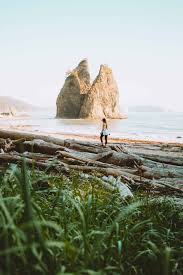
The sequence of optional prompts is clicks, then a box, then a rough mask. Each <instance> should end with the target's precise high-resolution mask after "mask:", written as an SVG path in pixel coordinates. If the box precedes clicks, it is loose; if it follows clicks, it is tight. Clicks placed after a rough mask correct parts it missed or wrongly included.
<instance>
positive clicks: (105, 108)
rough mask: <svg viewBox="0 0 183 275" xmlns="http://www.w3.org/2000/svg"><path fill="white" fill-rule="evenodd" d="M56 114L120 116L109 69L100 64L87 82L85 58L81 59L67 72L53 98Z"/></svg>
mask: <svg viewBox="0 0 183 275" xmlns="http://www.w3.org/2000/svg"><path fill="white" fill-rule="evenodd" d="M57 117H58V118H92V119H99V118H103V117H106V118H122V115H121V113H120V110H119V91H118V87H117V83H116V81H115V79H114V76H113V73H112V70H111V69H110V68H109V67H108V66H106V65H101V66H100V70H99V74H98V75H97V77H96V79H95V80H94V82H93V83H91V82H90V73H89V69H88V61H87V60H86V59H84V60H82V61H81V62H80V63H79V65H78V66H77V67H76V68H75V69H74V70H73V71H71V72H70V73H69V75H68V76H67V78H66V80H65V83H64V86H63V88H62V89H61V91H60V93H59V95H58V98H57Z"/></svg>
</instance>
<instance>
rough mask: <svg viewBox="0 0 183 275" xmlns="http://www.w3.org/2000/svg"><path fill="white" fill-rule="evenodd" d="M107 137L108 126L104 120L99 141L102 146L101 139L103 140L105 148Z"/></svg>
mask: <svg viewBox="0 0 183 275" xmlns="http://www.w3.org/2000/svg"><path fill="white" fill-rule="evenodd" d="M108 135H109V132H108V125H107V121H106V119H105V118H103V119H102V131H101V133H100V141H101V143H102V146H103V145H104V143H103V137H104V138H105V146H106V145H107V137H108Z"/></svg>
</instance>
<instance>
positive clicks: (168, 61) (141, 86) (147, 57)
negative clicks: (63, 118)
mask: <svg viewBox="0 0 183 275" xmlns="http://www.w3.org/2000/svg"><path fill="white" fill-rule="evenodd" d="M83 58H87V59H88V61H89V64H90V71H91V75H92V78H93V79H94V78H95V77H96V75H97V73H98V70H99V66H100V64H107V65H109V66H110V67H111V68H112V70H113V72H114V75H115V78H116V80H117V83H118V86H119V91H120V102H121V105H122V106H123V107H125V108H126V107H127V106H131V105H144V104H146V105H161V106H164V107H168V108H171V109H174V110H177V111H183V107H182V106H183V1H182V0H153V1H152V0H128V1H127V0H92V1H91V0H67V1H66V0H52V1H51V0H44V1H43V0H31V1H30V0H7V1H4V0H0V95H1V96H13V97H15V98H17V99H22V100H25V101H27V102H29V103H31V104H34V105H39V106H53V105H55V102H56V98H57V95H58V93H59V91H60V89H61V87H62V85H63V83H64V80H65V73H66V72H67V71H68V70H71V69H72V68H74V67H75V66H76V65H77V63H79V61H80V60H82V59H83Z"/></svg>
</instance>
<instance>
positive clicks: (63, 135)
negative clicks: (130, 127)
mask: <svg viewBox="0 0 183 275" xmlns="http://www.w3.org/2000/svg"><path fill="white" fill-rule="evenodd" d="M22 128H23V129H22ZM27 128H28V127H26V126H24V127H3V126H0V130H2V131H5V132H7V133H8V132H12V131H13V132H16V133H21V134H23V133H25V135H26V134H36V135H40V136H42V135H44V136H50V137H55V138H59V139H61V140H64V139H71V140H72V139H74V140H77V141H78V140H80V141H88V142H97V143H100V137H99V136H97V135H87V134H84V135H82V134H71V133H62V132H60V133H58V132H46V131H39V130H30V129H27ZM108 143H109V144H110V143H129V144H133V143H134V144H150V145H156V144H157V145H158V144H159V145H163V144H164V145H168V144H170V145H171V146H179V147H183V143H181V142H175V141H161V140H159V141H157V140H145V139H135V138H134V139H131V138H115V137H109V139H108Z"/></svg>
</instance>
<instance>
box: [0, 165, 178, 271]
mask: <svg viewBox="0 0 183 275" xmlns="http://www.w3.org/2000/svg"><path fill="white" fill-rule="evenodd" d="M182 228H183V217H182V214H181V212H180V211H179V209H177V207H176V205H175V204H174V202H173V200H170V199H162V198H161V199H160V198H159V199H158V198H156V199H152V198H150V197H147V196H142V195H140V194H136V195H135V198H133V199H130V200H126V201H122V200H121V199H120V197H119V194H118V193H117V192H113V193H111V192H109V191H106V190H105V189H103V187H102V186H101V184H100V182H98V181H97V180H95V179H93V180H91V179H90V180H87V179H81V177H80V175H79V174H78V173H73V174H72V175H71V176H70V177H69V178H67V177H65V176H63V175H62V174H60V175H58V174H57V175H56V174H51V173H48V172H47V173H44V172H41V171H36V170H34V169H32V170H29V169H28V168H26V164H25V163H24V162H23V164H22V166H21V168H18V167H17V166H12V167H11V168H9V169H8V170H7V171H5V172H4V173H3V172H1V175H0V274H64V273H65V274H71V273H72V274H73V273H75V274H125V275H126V274H138V275H139V274H147V275H148V274H153V275H154V274H161V275H168V274H182V273H183V250H182V247H183V232H182Z"/></svg>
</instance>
